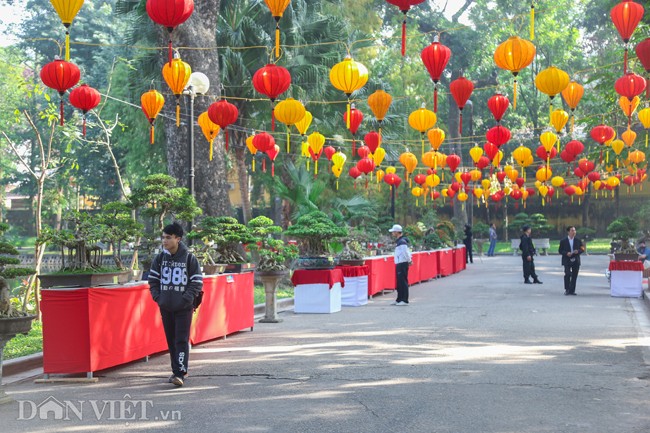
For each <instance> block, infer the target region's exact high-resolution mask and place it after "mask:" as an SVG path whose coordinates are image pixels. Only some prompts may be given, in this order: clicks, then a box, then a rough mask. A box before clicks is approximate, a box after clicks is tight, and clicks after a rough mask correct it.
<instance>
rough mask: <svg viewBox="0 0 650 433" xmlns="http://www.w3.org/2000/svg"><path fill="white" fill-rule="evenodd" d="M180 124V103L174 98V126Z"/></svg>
mask: <svg viewBox="0 0 650 433" xmlns="http://www.w3.org/2000/svg"><path fill="white" fill-rule="evenodd" d="M179 126H181V104H180V102H179V101H178V99H177V100H176V127H177V128H178V127H179Z"/></svg>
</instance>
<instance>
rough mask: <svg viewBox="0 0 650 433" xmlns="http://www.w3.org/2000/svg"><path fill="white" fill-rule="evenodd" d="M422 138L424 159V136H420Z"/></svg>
mask: <svg viewBox="0 0 650 433" xmlns="http://www.w3.org/2000/svg"><path fill="white" fill-rule="evenodd" d="M420 137H421V138H422V158H423V159H424V134H420Z"/></svg>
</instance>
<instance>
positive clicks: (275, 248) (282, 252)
mask: <svg viewBox="0 0 650 433" xmlns="http://www.w3.org/2000/svg"><path fill="white" fill-rule="evenodd" d="M248 228H249V230H250V231H251V234H252V235H253V238H254V241H253V242H252V243H250V244H248V248H249V249H250V250H252V251H256V252H257V253H258V254H259V261H258V263H257V269H258V270H260V271H262V272H270V271H284V270H286V269H287V266H288V263H289V262H290V261H292V260H294V259H295V258H296V257H298V247H297V246H296V245H291V244H286V243H285V242H284V241H283V240H281V239H274V238H273V235H279V234H280V233H282V228H281V227H279V226H276V225H274V224H273V220H271V219H270V218H267V217H265V216H258V217H256V218H253V219H252V220H250V221H249V222H248Z"/></svg>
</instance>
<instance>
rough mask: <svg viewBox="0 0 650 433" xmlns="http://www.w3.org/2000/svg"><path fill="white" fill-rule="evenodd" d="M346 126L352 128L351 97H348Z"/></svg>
mask: <svg viewBox="0 0 650 433" xmlns="http://www.w3.org/2000/svg"><path fill="white" fill-rule="evenodd" d="M346 113H347V114H346V116H345V127H346V128H348V129H350V116H351V114H350V98H348V106H347V107H346Z"/></svg>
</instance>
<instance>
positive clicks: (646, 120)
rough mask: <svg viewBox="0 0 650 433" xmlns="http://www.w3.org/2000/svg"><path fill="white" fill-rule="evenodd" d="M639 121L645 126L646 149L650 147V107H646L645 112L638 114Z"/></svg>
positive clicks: (641, 111) (640, 111)
mask: <svg viewBox="0 0 650 433" xmlns="http://www.w3.org/2000/svg"><path fill="white" fill-rule="evenodd" d="M638 116H639V121H640V122H641V124H642V125H643V128H645V129H646V131H645V147H648V131H647V130H648V128H650V107H646V108H644V109H643V110H639V113H638Z"/></svg>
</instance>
